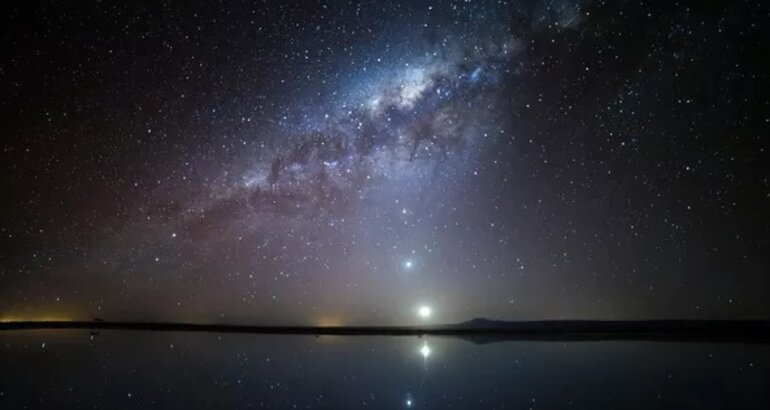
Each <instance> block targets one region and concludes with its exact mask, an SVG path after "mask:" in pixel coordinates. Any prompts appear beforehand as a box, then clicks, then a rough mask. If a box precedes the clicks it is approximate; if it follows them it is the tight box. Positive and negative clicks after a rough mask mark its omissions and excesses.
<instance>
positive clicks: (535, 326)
mask: <svg viewBox="0 0 770 410" xmlns="http://www.w3.org/2000/svg"><path fill="white" fill-rule="evenodd" d="M23 329H87V330H91V331H98V330H107V329H109V330H143V331H182V332H215V333H255V334H297V335H345V336H365V335H391V336H399V335H401V336H409V335H412V336H423V335H440V336H454V337H461V338H463V339H466V340H469V341H472V342H475V343H489V342H495V341H502V340H556V341H558V340H563V341H568V340H661V341H713V342H746V343H768V342H770V321H765V320H644V321H592V320H591V321H590V320H548V321H520V322H506V321H495V320H487V319H473V320H470V321H467V322H463V323H459V324H451V325H434V326H323V327H321V326H253V325H228V324H196V323H162V322H110V321H101V320H94V321H37V322H0V330H23Z"/></svg>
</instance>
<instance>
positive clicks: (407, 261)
mask: <svg viewBox="0 0 770 410" xmlns="http://www.w3.org/2000/svg"><path fill="white" fill-rule="evenodd" d="M412 266H414V262H412V261H411V260H406V261H404V268H406V269H412Z"/></svg>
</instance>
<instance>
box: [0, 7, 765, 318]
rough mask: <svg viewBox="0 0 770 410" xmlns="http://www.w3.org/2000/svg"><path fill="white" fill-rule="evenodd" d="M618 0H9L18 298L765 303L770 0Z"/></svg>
mask: <svg viewBox="0 0 770 410" xmlns="http://www.w3.org/2000/svg"><path fill="white" fill-rule="evenodd" d="M617 3H618V4H604V3H603V2H598V3H597V2H589V1H512V2H505V1H503V2H498V1H437V2H427V1H413V2H412V1H409V2H397V1H381V2H380V1H377V2H327V3H324V2H320V3H313V4H309V3H307V2H298V3H293V2H280V3H275V4H260V5H258V6H255V5H252V4H250V3H248V2H244V3H239V2H236V3H233V4H230V5H228V6H227V7H220V8H213V7H211V6H210V5H206V4H205V3H204V4H192V3H189V4H164V5H149V6H148V5H119V4H101V3H100V4H98V5H92V6H90V7H87V8H85V9H82V10H81V9H77V8H69V7H67V6H64V5H56V6H52V7H50V8H48V9H45V10H34V9H32V8H25V7H23V6H19V7H17V8H15V9H13V10H12V12H9V13H8V17H7V18H8V19H9V22H8V24H4V25H3V26H4V27H7V28H5V29H3V30H5V31H7V34H6V35H5V36H4V38H6V39H7V41H6V43H7V45H6V46H5V47H6V48H7V51H6V52H5V53H4V54H5V55H6V56H8V57H6V58H5V59H4V61H3V62H2V64H1V65H0V75H2V79H3V85H2V88H0V91H2V94H3V95H6V96H8V97H7V98H4V99H3V101H2V102H0V107H1V108H2V117H0V119H2V121H3V123H5V124H8V125H9V126H8V127H7V131H4V132H5V133H6V134H7V135H8V137H7V138H4V140H3V142H2V154H1V155H2V156H1V157H0V158H1V159H2V163H3V166H4V174H3V175H4V176H3V179H2V187H3V190H4V192H5V193H6V194H5V195H3V197H4V198H3V199H2V202H1V203H0V206H2V208H0V210H1V211H2V213H1V215H2V218H3V219H2V220H1V221H0V222H1V223H0V236H1V237H2V239H0V241H1V242H0V245H2V248H1V249H2V252H0V274H2V276H0V284H2V286H0V314H1V315H2V316H8V317H41V316H46V315H47V316H51V315H54V316H66V317H92V316H100V317H102V316H104V317H110V318H116V319H124V318H130V319H135V318H141V319H146V318H151V319H168V320H201V321H212V320H214V321H233V322H244V321H245V322H260V323H262V322H265V323H278V322H280V323H284V322H286V323H413V322H415V321H419V320H420V318H419V317H417V316H416V315H415V312H417V311H419V310H418V307H420V306H423V307H425V306H428V307H430V309H431V315H429V316H430V317H431V318H430V320H432V321H435V322H444V321H459V320H465V319H468V318H472V317H475V316H488V317H496V318H501V319H533V318H536V319H540V318H604V319H620V318H646V317H757V316H763V315H767V314H768V313H770V312H768V310H767V306H765V304H764V303H763V300H764V299H765V298H766V296H767V290H766V287H763V286H761V285H762V284H763V283H765V279H764V277H765V274H764V272H765V270H766V269H767V263H766V258H765V257H764V253H765V252H764V251H765V250H766V249H767V246H768V237H769V236H770V235H768V229H770V221H768V217H767V215H766V212H764V211H763V210H764V209H767V206H768V205H770V204H769V203H768V198H770V184H769V183H768V173H767V170H766V168H767V167H766V166H765V165H764V164H765V163H766V162H767V159H766V141H764V139H763V136H764V135H765V134H766V133H767V129H768V125H767V124H768V122H767V121H768V120H767V114H766V113H765V112H763V111H762V110H764V109H766V107H767V104H768V103H767V99H766V96H764V95H762V94H761V93H760V90H763V89H766V86H767V82H768V81H767V74H766V72H765V71H766V70H765V69H764V67H762V64H760V62H759V60H756V59H755V58H754V57H751V56H752V55H765V54H764V53H765V51H766V44H765V42H766V38H767V36H764V34H767V33H766V28H765V27H762V25H760V24H753V25H751V24H750V25H743V26H742V27H737V26H736V25H735V24H732V23H731V21H732V20H731V19H733V18H739V17H740V18H743V17H746V18H748V16H755V15H756V16H759V15H766V14H767V10H765V8H764V7H763V6H761V5H734V6H724V9H721V8H711V7H705V6H704V7H702V8H697V7H693V8H690V7H687V6H681V5H670V4H660V5H655V4H651V5H644V4H642V5H638V4H630V3H626V2H617ZM105 21H109V22H110V23H109V24H106V23H104V22H105ZM31 22H34V24H32V23H31ZM735 44H739V45H737V46H736V45H735ZM728 92H729V93H734V94H730V96H729V97H727V98H726V97H725V95H726V93H728ZM762 107H764V108H762Z"/></svg>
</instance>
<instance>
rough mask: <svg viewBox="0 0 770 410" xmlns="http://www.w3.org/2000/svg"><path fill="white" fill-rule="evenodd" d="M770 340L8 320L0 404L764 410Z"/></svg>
mask: <svg viewBox="0 0 770 410" xmlns="http://www.w3.org/2000/svg"><path fill="white" fill-rule="evenodd" d="M769 366H770V346H766V345H736V344H692V343H663V342H621V341H610V342H523V341H508V342H499V343H489V344H474V343H471V342H468V341H464V340H461V339H453V338H440V337H430V338H416V337H385V336H382V337H320V338H316V337H311V336H278V335H276V336H269V335H236V334H224V335H217V334H206V333H172V332H170V333H162V332H155V333H153V332H128V331H103V332H101V334H99V335H96V336H93V337H92V336H91V335H89V333H88V332H87V331H5V332H2V333H0V409H16V408H25V407H26V408H51V409H53V408H121V409H124V408H126V409H144V408H190V409H196V408H277V409H284V408H334V409H344V408H374V409H398V408H414V409H435V408H455V409H457V408H460V409H464V408H468V409H477V408H479V409H490V408H517V409H521V408H525V409H526V408H545V409H550V408H565V407H568V408H580V409H586V408H590V409H595V408H608V409H609V408H639V409H642V408H644V409H648V408H678V409H681V408H692V409H707V408H709V409H711V408H713V409H717V408H720V409H721V408H730V409H741V408H743V409H759V408H770V393H768V389H767V386H768V385H770V373H769Z"/></svg>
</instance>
